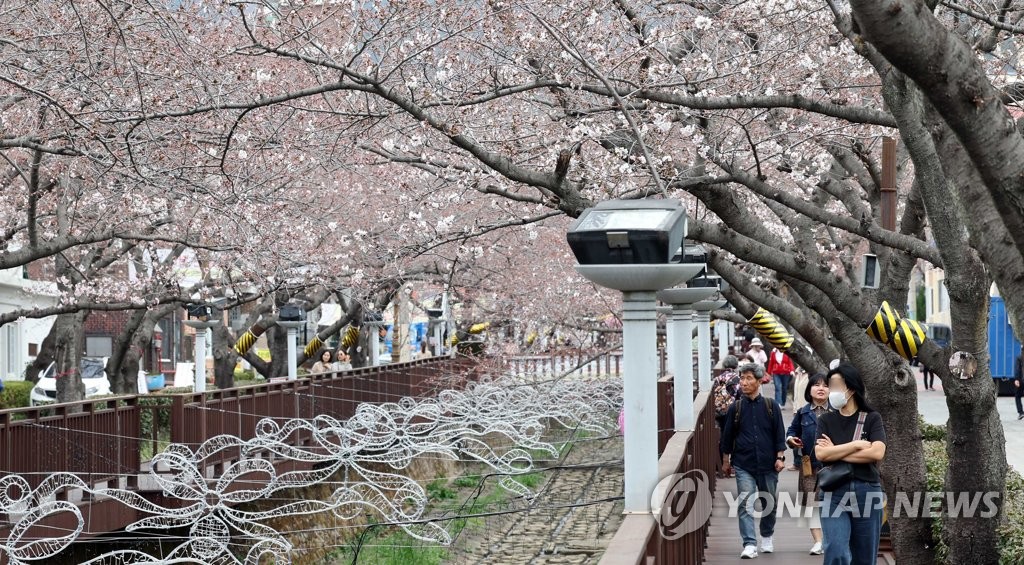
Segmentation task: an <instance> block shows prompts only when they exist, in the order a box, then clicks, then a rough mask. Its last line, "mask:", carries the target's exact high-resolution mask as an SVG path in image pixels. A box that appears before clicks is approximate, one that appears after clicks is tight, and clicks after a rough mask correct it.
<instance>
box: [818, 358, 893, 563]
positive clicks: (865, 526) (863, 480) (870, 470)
mask: <svg viewBox="0 0 1024 565" xmlns="http://www.w3.org/2000/svg"><path fill="white" fill-rule="evenodd" d="M828 389H829V394H828V402H829V404H830V405H831V406H832V408H833V410H834V411H833V412H826V413H825V414H822V415H821V416H819V417H818V437H817V440H816V441H815V446H814V455H815V457H817V458H818V460H819V461H821V462H822V463H823V464H825V465H834V464H837V463H840V462H846V463H849V464H850V468H851V474H850V478H849V479H847V480H846V482H845V483H842V484H839V485H838V486H836V487H835V488H833V489H832V490H830V491H828V492H823V493H822V498H823V500H822V507H821V532H822V534H823V535H824V537H825V547H824V549H825V565H873V564H874V563H875V562H876V560H877V556H878V540H879V537H880V535H881V530H882V509H883V508H884V503H883V502H882V500H883V496H882V487H881V484H880V480H879V479H880V478H879V475H878V462H879V461H881V460H882V458H884V457H885V428H884V427H883V425H882V417H881V416H880V415H879V414H878V412H876V411H875V410H874V408H872V407H871V406H870V405H868V403H867V402H865V400H864V381H863V380H862V379H861V376H860V372H859V371H857V369H856V368H855V367H854V366H853V365H850V364H847V363H841V364H839V365H838V366H837V367H836V368H834V369H832V370H830V371H829V372H828ZM820 473H821V471H819V475H818V476H819V479H820V477H821V474H820ZM819 484H820V483H819Z"/></svg>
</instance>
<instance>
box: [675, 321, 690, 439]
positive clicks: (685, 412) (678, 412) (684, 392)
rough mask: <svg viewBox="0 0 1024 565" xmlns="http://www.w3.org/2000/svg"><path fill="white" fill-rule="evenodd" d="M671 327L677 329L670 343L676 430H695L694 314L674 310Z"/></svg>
mask: <svg viewBox="0 0 1024 565" xmlns="http://www.w3.org/2000/svg"><path fill="white" fill-rule="evenodd" d="M669 327H673V328H675V331H674V332H673V335H674V336H675V339H674V340H670V341H669V344H670V345H669V352H670V353H672V360H673V365H672V373H673V374H674V375H675V377H674V379H673V386H672V388H673V390H674V396H673V404H674V411H675V430H676V431H677V432H679V431H690V430H693V424H694V413H693V312H692V311H690V310H688V309H686V308H682V307H673V308H672V319H671V321H670V322H669Z"/></svg>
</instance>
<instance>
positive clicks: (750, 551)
mask: <svg viewBox="0 0 1024 565" xmlns="http://www.w3.org/2000/svg"><path fill="white" fill-rule="evenodd" d="M755 557H757V548H756V547H754V546H752V545H748V546H745V547H744V548H743V553H741V554H740V559H754V558H755Z"/></svg>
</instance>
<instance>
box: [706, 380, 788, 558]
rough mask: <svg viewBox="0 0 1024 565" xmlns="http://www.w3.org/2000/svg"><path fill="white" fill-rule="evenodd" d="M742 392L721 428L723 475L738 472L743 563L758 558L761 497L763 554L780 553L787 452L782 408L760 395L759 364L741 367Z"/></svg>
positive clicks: (741, 555) (737, 482)
mask: <svg viewBox="0 0 1024 565" xmlns="http://www.w3.org/2000/svg"><path fill="white" fill-rule="evenodd" d="M739 374H740V392H741V394H742V396H740V397H739V398H737V399H736V401H735V402H733V403H732V406H730V407H729V411H728V412H726V414H725V426H724V428H723V429H722V443H721V448H722V453H723V455H722V472H723V473H725V474H729V472H730V470H732V469H735V470H736V487H737V490H738V491H739V498H738V500H739V503H740V504H739V526H740V537H741V538H742V540H743V552H742V553H740V558H741V559H753V558H755V557H757V551H758V546H757V534H756V532H755V531H754V516H753V514H752V513H751V510H753V509H754V503H755V502H756V500H757V498H758V497H762V496H763V497H765V499H766V500H765V501H764V506H763V508H764V509H765V510H769V509H770V510H771V511H770V512H766V513H764V514H762V516H761V523H760V528H759V529H760V533H761V551H762V552H764V553H771V552H773V551H775V545H774V543H773V540H772V536H774V534H775V512H776V509H777V504H776V500H775V496H776V489H777V486H778V480H779V471H782V467H783V461H785V457H784V456H783V455H784V453H785V450H786V440H785V431H786V428H785V424H783V423H782V409H781V408H780V407H779V405H778V404H776V403H775V402H774V401H772V400H771V399H770V398H765V397H764V396H763V395H761V377H762V376H764V371H763V369H761V366H760V365H755V364H753V363H746V364H743V365H740V367H739Z"/></svg>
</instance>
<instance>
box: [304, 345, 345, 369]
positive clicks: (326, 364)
mask: <svg viewBox="0 0 1024 565" xmlns="http://www.w3.org/2000/svg"><path fill="white" fill-rule="evenodd" d="M331 357H332V355H331V350H330V349H324V350H323V351H322V352H321V353H320V359H319V360H318V361H317V362H316V363H313V367H312V368H310V372H312V373H330V372H332V371H348V370H351V369H352V358H351V357H349V355H348V353H345V351H344V350H342V349H339V350H338V352H337V356H336V357H335V360H334V361H333V362H332V361H331Z"/></svg>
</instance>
